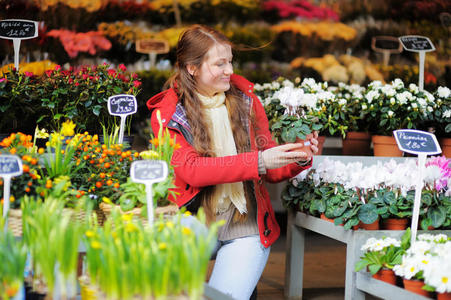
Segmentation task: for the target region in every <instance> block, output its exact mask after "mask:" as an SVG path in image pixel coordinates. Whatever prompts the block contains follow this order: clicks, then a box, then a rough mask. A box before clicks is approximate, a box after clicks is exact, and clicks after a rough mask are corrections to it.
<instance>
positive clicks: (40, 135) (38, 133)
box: [34, 126, 49, 139]
mask: <svg viewBox="0 0 451 300" xmlns="http://www.w3.org/2000/svg"><path fill="white" fill-rule="evenodd" d="M34 136H35V137H36V138H37V139H46V138H48V137H49V134H48V132H47V130H46V129H45V128H42V129H39V127H38V126H36V129H35V130H34Z"/></svg>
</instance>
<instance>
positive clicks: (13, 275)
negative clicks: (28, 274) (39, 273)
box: [0, 209, 27, 299]
mask: <svg viewBox="0 0 451 300" xmlns="http://www.w3.org/2000/svg"><path fill="white" fill-rule="evenodd" d="M0 210H1V209H0ZM3 221H4V219H2V218H1V216H0V227H1V228H3V226H4V222H3ZM26 258H27V252H26V249H25V247H24V245H23V243H22V242H21V241H17V240H16V238H15V237H14V236H13V235H12V233H11V232H9V231H7V232H4V231H3V230H1V231H0V261H1V262H2V263H1V264H0V278H1V281H0V298H1V299H10V298H12V297H14V296H15V295H16V294H17V293H18V291H19V289H20V287H21V286H22V284H23V275H24V270H25V261H26Z"/></svg>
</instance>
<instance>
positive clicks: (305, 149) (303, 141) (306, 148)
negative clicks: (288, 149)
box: [293, 134, 313, 156]
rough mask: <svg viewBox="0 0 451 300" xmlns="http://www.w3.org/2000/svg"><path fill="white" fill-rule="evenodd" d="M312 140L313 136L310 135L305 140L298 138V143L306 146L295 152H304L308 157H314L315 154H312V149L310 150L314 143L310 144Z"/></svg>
mask: <svg viewBox="0 0 451 300" xmlns="http://www.w3.org/2000/svg"><path fill="white" fill-rule="evenodd" d="M311 138H313V134H308V135H307V136H306V137H305V140H303V139H300V138H296V143H299V144H303V145H304V146H302V147H299V148H296V149H294V150H293V151H302V152H305V153H306V154H307V155H308V156H312V155H313V153H312V149H311V148H310V146H311V145H312V143H311V142H310V139H311Z"/></svg>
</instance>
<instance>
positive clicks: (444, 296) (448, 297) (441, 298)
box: [437, 293, 451, 300]
mask: <svg viewBox="0 0 451 300" xmlns="http://www.w3.org/2000/svg"><path fill="white" fill-rule="evenodd" d="M437 300H451V293H437Z"/></svg>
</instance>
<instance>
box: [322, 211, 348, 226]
mask: <svg viewBox="0 0 451 300" xmlns="http://www.w3.org/2000/svg"><path fill="white" fill-rule="evenodd" d="M319 217H320V219H321V220H325V221H328V222H331V223H334V219H329V218H328V217H326V215H325V214H324V213H322V214H321V215H320V216H319ZM340 226H344V224H340Z"/></svg>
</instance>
